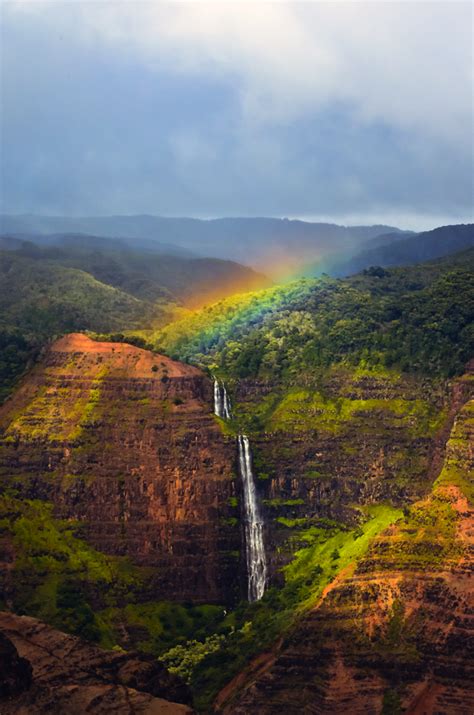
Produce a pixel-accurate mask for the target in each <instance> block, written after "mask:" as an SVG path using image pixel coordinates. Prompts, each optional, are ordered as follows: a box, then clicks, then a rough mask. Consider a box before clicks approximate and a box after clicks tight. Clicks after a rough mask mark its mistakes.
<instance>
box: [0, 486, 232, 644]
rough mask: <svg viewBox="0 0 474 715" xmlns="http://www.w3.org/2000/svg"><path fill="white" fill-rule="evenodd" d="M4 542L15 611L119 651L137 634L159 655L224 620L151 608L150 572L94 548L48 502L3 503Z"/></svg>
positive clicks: (185, 609)
mask: <svg viewBox="0 0 474 715" xmlns="http://www.w3.org/2000/svg"><path fill="white" fill-rule="evenodd" d="M0 538H2V539H3V540H7V541H10V542H11V544H12V546H13V548H14V550H15V564H14V570H13V573H12V579H11V585H10V586H9V598H10V599H11V601H12V603H11V606H10V607H13V609H14V610H15V611H16V612H17V613H26V614H28V615H31V616H35V617H36V618H40V619H42V620H44V621H46V622H47V623H50V624H51V625H53V626H55V627H57V628H59V629H61V630H64V631H67V632H68V633H73V634H75V635H79V636H81V637H82V638H86V639H87V640H92V641H96V642H98V643H100V645H102V646H103V647H106V648H112V647H114V646H116V645H119V644H120V642H121V638H122V636H123V631H124V628H125V629H128V628H130V629H133V630H135V631H137V630H139V631H140V633H141V641H140V642H139V643H137V646H138V647H139V648H140V649H141V650H143V651H144V652H148V653H153V654H154V655H157V656H158V655H160V654H161V653H163V652H165V651H167V650H169V649H170V648H171V647H173V646H176V645H178V644H182V643H185V642H186V641H188V640H189V639H190V638H192V637H193V638H199V639H201V638H202V639H205V638H207V637H208V636H209V635H211V634H212V633H213V631H214V629H215V628H216V624H217V623H219V622H220V621H221V620H222V618H223V609H222V608H221V607H218V606H212V605H209V606H208V605H202V606H193V605H191V604H179V603H167V602H153V601H152V602H145V603H143V602H142V599H143V593H147V592H150V587H149V584H148V582H149V578H150V573H149V572H148V571H147V570H146V569H140V568H137V567H134V566H132V565H131V564H130V562H129V561H128V560H127V559H125V558H118V557H111V556H106V555H105V554H102V553H100V552H99V551H96V550H95V549H93V548H92V547H91V546H90V545H89V544H87V542H86V541H85V540H84V539H83V538H81V526H80V525H79V524H77V523H74V522H71V521H66V520H61V519H57V518H55V517H54V516H53V506H52V504H49V503H47V502H43V501H39V500H20V499H18V498H16V497H15V496H7V495H6V494H4V495H3V496H1V497H0Z"/></svg>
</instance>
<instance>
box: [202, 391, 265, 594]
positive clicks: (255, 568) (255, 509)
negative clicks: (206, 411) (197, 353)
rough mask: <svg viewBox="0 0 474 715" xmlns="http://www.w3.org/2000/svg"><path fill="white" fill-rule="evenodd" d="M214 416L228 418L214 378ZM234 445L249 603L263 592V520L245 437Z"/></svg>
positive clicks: (225, 399) (229, 413) (228, 410)
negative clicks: (239, 482)
mask: <svg viewBox="0 0 474 715" xmlns="http://www.w3.org/2000/svg"><path fill="white" fill-rule="evenodd" d="M214 414H216V415H217V416H218V417H221V418H222V419H225V420H229V419H231V417H232V410H231V405H230V400H229V396H228V394H227V390H226V388H225V385H224V383H223V382H219V380H217V379H216V378H214ZM237 444H238V448H239V468H240V476H241V479H242V485H243V501H244V513H245V516H244V525H245V552H246V560H247V573H248V599H249V601H258V600H259V599H260V598H262V596H263V594H264V592H265V586H266V582H267V561H266V555H265V547H264V544H263V519H262V517H261V516H260V510H259V506H258V500H257V489H256V487H255V478H254V475H253V470H252V455H251V452H250V443H249V439H248V437H247V436H246V435H245V434H239V436H238V438H237Z"/></svg>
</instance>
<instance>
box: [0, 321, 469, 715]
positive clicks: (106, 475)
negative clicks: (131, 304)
mask: <svg viewBox="0 0 474 715" xmlns="http://www.w3.org/2000/svg"><path fill="white" fill-rule="evenodd" d="M473 368H474V366H473V365H472V364H470V365H469V366H468V369H467V372H466V373H465V374H464V375H463V376H461V377H458V378H454V379H433V378H428V377H426V376H424V377H415V376H409V375H403V374H401V373H397V372H390V371H385V372H381V371H379V372H378V373H377V372H370V371H364V370H358V371H357V370H356V371H354V370H347V369H345V368H337V367H336V368H333V369H331V370H329V371H327V372H326V374H325V376H324V378H323V381H322V382H318V384H317V385H316V384H314V383H310V382H308V383H305V382H304V381H303V382H301V381H299V383H298V384H297V385H296V384H295V385H291V384H290V385H287V386H285V387H284V389H283V388H282V386H281V384H278V383H276V382H274V383H272V382H271V381H265V380H259V379H241V380H238V381H237V380H230V382H229V383H226V384H224V382H222V380H221V381H220V382H219V381H218V380H216V379H215V378H213V376H212V375H210V374H207V373H206V372H204V371H202V370H201V369H199V368H197V367H194V366H192V365H189V364H185V363H180V362H177V361H175V360H172V359H170V358H169V357H166V356H164V355H161V354H157V353H153V352H151V351H148V350H144V349H141V348H138V347H135V346H133V345H129V344H127V343H114V342H100V341H96V340H92V339H91V338H90V337H88V336H86V335H84V334H79V333H73V334H69V335H66V336H64V337H62V338H60V339H59V340H57V341H55V342H54V343H52V344H51V345H50V346H49V348H48V349H47V350H46V351H45V352H44V354H43V356H42V358H41V360H40V362H39V363H38V364H37V365H36V366H35V367H34V368H33V369H32V370H31V371H30V372H29V373H27V375H26V376H25V378H24V379H23V381H22V383H21V384H20V386H19V388H18V389H17V390H16V392H15V393H14V394H13V396H12V397H11V398H10V399H8V400H7V401H6V402H5V403H4V405H3V406H2V407H1V408H0V430H1V433H0V434H1V457H0V480H1V484H2V494H3V496H2V518H3V522H2V530H1V531H0V561H1V565H2V568H1V580H0V587H1V592H2V600H3V603H4V604H5V607H6V608H7V609H9V610H10V611H11V610H14V611H17V612H20V613H26V614H28V615H30V616H32V615H34V616H36V617H39V618H42V619H43V620H46V621H49V622H51V623H52V624H53V625H55V624H56V625H57V626H58V627H59V628H60V629H61V628H62V629H65V630H67V629H68V628H71V627H72V626H71V609H72V610H73V611H74V610H76V611H77V610H79V611H80V612H81V613H83V614H85V615H84V618H83V621H81V623H80V628H81V634H83V635H84V636H85V637H89V636H88V634H89V633H91V634H93V635H92V639H93V640H97V639H99V640H100V642H101V644H102V645H104V646H106V647H110V646H111V645H113V644H118V645H119V646H120V647H123V648H126V650H127V651H129V650H130V649H134V648H139V649H140V648H143V647H144V646H143V644H146V648H145V649H146V650H148V652H150V653H151V652H154V650H153V649H154V648H157V647H158V646H157V645H156V643H158V642H159V643H161V641H154V640H153V639H154V638H156V636H154V635H153V633H154V632H155V630H156V626H154V625H153V618H154V616H153V614H154V613H158V612H160V613H161V611H159V609H160V608H161V606H160V605H159V604H161V603H166V602H168V603H177V604H184V607H185V609H188V610H187V611H186V610H185V611H180V615H179V616H178V617H179V618H183V617H186V618H187V617H188V616H186V615H185V614H186V613H191V611H190V610H189V609H192V608H194V609H196V608H197V609H198V608H201V607H202V608H204V609H207V610H205V611H202V612H201V615H199V612H198V611H192V613H193V614H194V615H193V617H196V618H201V619H202V617H203V614H206V616H205V618H207V619H208V620H210V622H211V625H210V626H209V628H207V625H206V628H207V630H203V631H202V633H203V635H202V636H201V638H203V639H204V638H207V637H208V635H209V634H212V633H213V630H212V629H213V628H219V627H220V626H219V625H218V624H219V623H220V622H221V621H219V618H221V619H222V618H225V613H226V610H227V609H232V608H233V607H235V606H236V605H237V604H238V603H239V602H240V603H242V600H243V601H245V600H248V601H250V602H251V603H250V604H249V606H252V601H254V602H255V603H254V604H253V605H254V607H255V608H258V607H259V603H258V602H259V600H260V599H261V598H262V596H263V595H264V591H265V590H266V589H267V588H268V589H269V595H268V599H267V597H266V596H265V598H264V599H263V601H262V603H263V604H267V603H271V602H272V599H274V597H275V596H274V594H275V589H279V588H280V589H281V588H283V591H282V593H283V594H285V593H288V594H289V593H291V594H292V595H291V597H290V596H289V598H290V601H291V599H292V598H293V599H294V598H295V594H297V596H296V598H297V601H295V605H294V606H291V608H292V609H293V611H292V613H293V615H291V616H290V615H289V614H290V611H282V613H283V616H282V619H283V623H281V625H280V626H279V629H280V635H278V632H277V630H273V626H270V625H269V626H268V633H267V635H266V636H264V637H263V638H262V639H261V640H259V639H258V638H257V639H256V641H255V643H256V645H254V646H253V648H257V652H256V653H255V657H254V658H253V659H252V658H249V659H248V662H247V664H245V663H243V665H242V666H241V667H239V672H238V674H237V673H236V672H235V669H233V666H232V667H231V668H230V670H229V671H228V675H226V672H227V671H226V670H225V669H223V670H222V673H221V676H220V680H219V682H220V681H221V680H222V678H223V679H224V682H223V684H224V683H226V685H225V688H224V689H223V690H221V692H220V694H219V695H218V697H217V700H216V701H215V704H214V706H212V708H211V709H212V710H215V711H216V712H223V713H226V714H227V715H232V714H233V713H235V714H236V715H244V713H248V712H261V713H269V714H270V713H275V712H280V711H281V710H282V709H285V710H286V711H287V712H289V713H295V715H296V713H299V712H308V713H310V712H314V713H320V714H321V715H325V714H326V713H329V712H337V713H344V712H347V711H348V708H349V707H350V710H351V712H354V713H362V712H369V713H372V712H373V713H378V712H387V713H388V712H396V709H392V710H390V709H389V707H392V705H393V703H395V705H393V708H395V706H396V707H401V708H402V709H403V712H409V713H413V715H415V714H416V715H418V714H419V713H420V714H421V713H423V712H429V713H431V712H447V713H460V714H461V713H462V715H464V713H466V715H467V713H468V712H470V711H471V710H472V706H473V704H474V699H473V696H472V692H471V691H470V690H469V685H468V683H469V682H470V681H471V675H472V674H471V672H470V670H469V668H470V666H469V662H470V660H469V658H468V652H469V651H468V648H469V646H468V643H469V637H470V636H469V633H470V630H469V629H470V628H471V616H470V615H469V614H470V612H471V609H472V586H471V583H470V579H471V575H472V571H473V564H472V549H473V544H472V537H473V533H474V532H473V528H474V527H473V514H472V509H471V507H470V505H469V504H470V503H469V501H468V499H467V497H466V489H465V486H466V485H465V482H464V481H463V480H466V479H467V480H469V474H471V471H470V470H471V464H472V443H473V440H472V436H473V432H472V402H471V403H470V402H469V400H470V398H471V397H472V394H473V380H472V375H473V371H474V370H473ZM231 400H232V404H231ZM255 415H257V418H258V419H257V422H255ZM252 420H253V422H252ZM241 425H244V426H245V429H246V432H247V427H250V432H249V433H248V434H249V436H246V432H243V431H242V428H241ZM252 425H253V426H252ZM249 465H250V469H249ZM453 465H454V466H453ZM453 470H454V471H453ZM454 472H455V473H454ZM460 475H461V476H460ZM433 485H434V486H433ZM250 497H252V499H250ZM388 504H390V505H391V506H387V505H388ZM44 509H46V511H44ZM402 509H403V511H402ZM249 514H253V520H250V521H249ZM25 519H26V520H28V519H29V520H30V521H29V522H28V523H29V524H34V525H35V529H37V531H33V532H32V535H31V540H32V543H30V542H29V541H28V538H27V537H26V536H25V533H24V531H22V528H23V527H22V524H23V523H25ZM9 524H10V526H8V525H9ZM28 528H29V529H30V528H31V527H28ZM251 529H253V531H252V534H253V536H254V537H255V538H253V539H251V538H250V530H251ZM35 535H36V536H35ZM58 535H59V536H58ZM53 537H54V539H59V541H58V542H57V543H56V541H54V539H53ZM65 539H66V540H67V548H66V547H65V546H64V545H63V540H65ZM53 542H54V543H53ZM73 542H74V543H73ZM51 544H53V545H51ZM252 544H253V546H252ZM250 546H252V548H249V547H250ZM257 547H258V548H257ZM315 549H316V551H314V550H315ZM318 549H319V551H318ZM321 549H322V551H321ZM324 549H326V552H327V555H326V556H325V555H324V554H325V553H326V552H325V551H324ZM330 549H332V551H333V552H334V553H332V552H331V554H329V550H330ZM313 552H314V553H313ZM318 554H320V555H319V556H318ZM326 562H328V564H329V565H328V566H327V567H326V566H324V567H323V568H321V567H320V564H325V563H326ZM52 563H53V566H52V565H51V564H52ZM61 563H63V565H61ZM252 563H253V565H254V566H255V569H253V570H252V566H251V565H252ZM308 579H309V580H308ZM45 589H46V590H45ZM76 590H77V592H78V593H79V594H80V596H77V595H76ZM272 594H273V595H272ZM76 598H79V601H76V600H75V599H76ZM285 598H286V596H285ZM298 599H299V601H298ZM291 602H293V601H291ZM51 603H52V604H53V605H51ZM298 603H299V605H298ZM77 604H79V605H77ZM131 604H132V605H131ZM186 604H187V605H186ZM131 608H133V609H135V610H133V611H131V610H130V609H131ZM181 608H182V607H181ZM219 608H224V609H226V610H224V611H221V614H223V615H220V616H218V617H217V616H216V614H217V611H218V609H219ZM263 608H264V609H265V608H268V605H264V606H263ZM279 608H280V607H279ZM285 608H286V606H285ZM156 609H158V610H156ZM209 609H211V610H209ZM212 609H217V610H215V611H213V610H212ZM231 612H232V611H231ZM265 612H266V611H265V610H264V611H263V613H265ZM249 613H250V615H249V616H248V618H250V619H251V618H253V616H252V613H258V611H251V612H249ZM285 613H288V616H285V615H284V614H285ZM94 614H95V616H94ZM144 614H145V615H146V614H149V615H147V616H146V617H145V616H144ZM182 614H184V615H182ZM276 614H277V617H278V612H276ZM295 614H296V616H295ZM174 617H175V616H173V618H174ZM2 618H3V619H4V622H0V630H1V631H2V632H3V634H4V637H6V638H7V639H10V640H11V642H12V643H13V646H14V647H15V648H16V649H17V651H18V654H19V655H18V657H19V658H20V659H21V658H23V657H24V653H25V652H26V651H25V649H24V648H23V646H21V644H22V643H23V640H22V638H23V636H21V638H20V636H18V635H15V633H16V629H17V628H18V629H20V630H21V629H22V628H23V626H24V624H25V623H26V624H27V626H28V628H32V629H33V630H32V631H31V632H36V631H37V630H38V629H39V631H41V629H43V628H49V627H50V626H45V625H41V623H40V621H37V622H35V623H33V622H30V621H29V620H28V619H26V620H23V621H21V620H20V621H16V620H15V619H16V618H19V617H17V616H14V615H13V614H5V615H4V616H3V615H2ZM166 618H167V616H166ZM213 618H217V620H216V621H215V624H217V625H214V626H212V622H213V621H212V619H213ZM9 619H10V620H9ZM30 620H31V619H30ZM244 620H245V612H244ZM277 621H278V618H277ZM249 622H250V621H249ZM72 623H73V624H74V626H73V628H76V627H77V624H76V621H75V620H74V619H73V621H72ZM206 623H207V621H206ZM223 623H225V620H224V621H223ZM84 624H85V625H84ZM101 624H102V625H101ZM104 624H105V626H104ZM243 625H244V628H243V631H242V632H245V623H244V624H243ZM20 626H21V628H20ZM99 626H100V628H102V626H103V630H100V628H99V631H97V628H98V627H99ZM201 626H202V623H201ZM193 627H194V626H193ZM154 629H155V630H154ZM74 632H75V631H74ZM186 632H187V631H186ZM192 632H193V631H192V629H190V630H189V636H192ZM218 632H219V631H218ZM238 632H239V633H240V630H239V631H238ZM57 633H59V631H57ZM110 633H112V634H113V635H110ZM230 633H231V634H232V630H231V631H230ZM100 634H101V635H100ZM104 634H105V635H104ZM189 636H187V637H189ZM49 637H50V636H49V635H48V638H49ZM71 637H72V636H66V635H59V636H58V638H71ZM219 637H221V636H219ZM222 637H224V636H222ZM111 638H112V640H110V639H111ZM181 642H182V641H181ZM153 643H155V645H150V644H153ZM259 643H261V645H258V644H259ZM170 645H172V641H170ZM20 646H21V647H20ZM6 647H7V646H6ZM82 647H86V646H85V645H84V646H81V648H82ZM91 647H92V646H91ZM93 647H94V648H95V647H96V646H93ZM159 647H160V649H161V650H160V651H158V652H162V651H163V650H164V648H165V647H164V645H160V646H159ZM183 647H185V646H183ZM7 650H8V647H7ZM453 651H455V653H456V654H457V655H455V656H454V655H453ZM252 652H253V650H250V651H249V654H250V655H251V654H252ZM104 653H106V652H105V651H104ZM257 653H258V655H257ZM94 657H95V656H94ZM97 657H99V655H97ZM107 657H109V656H106V655H100V658H105V659H107ZM27 660H28V659H27ZM33 660H34V659H33ZM20 666H21V662H20ZM32 667H33V672H34V671H35V665H34V662H33V661H32ZM75 667H76V666H71V669H72V670H74V668H75ZM107 668H109V666H107ZM19 672H20V674H21V672H23V674H24V677H25V678H26V679H27V678H28V675H27V672H28V667H27V666H25V665H23V666H21V667H19ZM55 677H56V676H55ZM68 677H69V676H68ZM114 678H115V676H114ZM20 679H21V678H20ZM72 681H74V678H72ZM74 682H75V681H74ZM120 682H121V681H120ZM114 683H115V681H114ZM361 683H363V686H364V687H363V688H362V689H361V688H360V684H361ZM92 685H93V686H94V687H95V685H94V684H92ZM92 685H91V687H92ZM40 686H41V683H40V685H38V684H36V681H35V684H34V687H40ZM125 686H126V687H128V685H127V684H126V683H125ZM31 687H33V686H31ZM41 687H42V686H41ZM48 687H49V686H48ZM71 687H72V686H71ZM75 687H76V685H74V688H75ZM88 687H89V685H88ZM107 688H108V690H107V692H110V693H116V689H117V685H114V684H112V685H110V688H109V686H107ZM27 690H28V688H26V690H25V692H26V691H27ZM138 690H139V691H140V688H138ZM78 692H79V693H80V692H81V689H79V691H78ZM121 692H122V691H121ZM146 692H148V691H146ZM15 697H20V695H17V696H15ZM21 697H22V698H28V697H30V695H21ZM42 697H43V696H42ZM61 697H62V696H61ZM78 697H79V696H78ZM83 697H84V698H86V699H85V700H84V699H83ZM87 697H88V696H86V695H85V694H84V693H83V694H80V697H79V700H78V701H77V702H78V703H80V705H78V706H77V707H78V708H80V707H85V706H84V703H85V702H89V701H87ZM110 697H112V695H111V696H110ZM113 697H116V696H115V695H113ZM127 697H129V696H128V695H127ZM130 697H131V696H130ZM149 697H155V695H154V694H153V693H151V695H150V696H149V695H147V696H146V697H145V696H144V695H143V693H141V694H140V695H139V696H138V695H133V698H138V699H137V701H136V702H137V703H138V705H137V710H136V711H137V712H141V711H142V710H140V707H142V705H141V704H140V703H145V704H146V707H148V704H149ZM133 698H132V699H133ZM165 698H166V699H167V700H173V698H172V697H171V695H168V694H166V693H165ZM15 702H16V701H15ZM18 702H20V700H19V701H18ZM25 702H28V700H27V699H26V700H25ZM45 702H50V701H48V700H47V699H46V700H45ZM61 702H62V701H61ZM150 702H151V701H150ZM387 703H388V704H387ZM391 703H392V705H390V704H391ZM12 707H13V706H12ZM45 707H46V706H45ZM61 707H63V705H61ZM74 707H76V706H74ZM120 707H122V706H121V705H120V706H119V705H117V708H118V709H117V712H122V710H120ZM146 707H145V705H143V708H145V709H143V712H145V711H146V712H154V710H147V709H146ZM150 707H151V706H150ZM173 707H174V706H173ZM179 707H181V706H178V708H179ZM183 707H184V706H183ZM209 707H210V706H209V705H207V706H205V708H204V709H205V710H206V711H208V710H209ZM384 708H385V709H384ZM200 709H203V706H200ZM77 711H78V712H79V711H80V710H77ZM6 712H10V711H8V710H7V711H6ZM11 712H15V710H11ZM32 712H34V711H32ZM39 712H43V711H41V710H38V713H39ZM44 712H46V710H45V711H44ZM71 712H75V710H74V709H72V710H71ZM97 712H101V710H100V709H98V710H97ZM123 712H127V711H126V710H123ZM160 712H161V710H160ZM163 712H168V711H167V710H163ZM169 712H170V713H171V712H175V711H174V710H170V711H169ZM176 712H177V713H178V712H181V710H179V709H178V710H176ZM182 712H186V710H183V711H182Z"/></svg>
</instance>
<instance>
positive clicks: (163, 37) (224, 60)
mask: <svg viewBox="0 0 474 715" xmlns="http://www.w3.org/2000/svg"><path fill="white" fill-rule="evenodd" d="M20 5H21V6H23V5H24V3H20ZM40 6H41V5H40V4H39V3H38V7H40ZM49 7H50V8H51V7H52V6H51V5H50V6H49ZM71 17H74V27H75V31H76V32H78V31H79V32H82V33H83V37H84V40H85V41H86V40H87V39H88V41H89V42H97V43H99V44H104V43H105V44H106V45H108V46H112V47H115V48H116V49H117V51H120V52H122V53H124V55H125V56H127V55H133V56H135V57H137V56H138V57H139V58H140V61H142V62H143V63H144V64H146V65H147V67H149V68H152V69H155V70H156V71H160V72H162V71H163V70H164V69H165V70H166V71H168V72H173V73H177V74H179V73H186V74H188V75H199V74H202V73H204V74H206V75H207V76H215V77H224V78H226V79H230V80H231V81H234V82H236V84H237V86H238V87H239V95H240V111H241V113H242V118H243V119H244V120H246V121H254V122H257V123H279V122H282V123H285V122H291V121H293V120H294V119H295V118H298V117H301V116H303V115H305V114H307V113H308V112H314V111H320V110H322V109H325V108H327V107H328V106H330V105H334V104H338V105H340V106H344V107H345V109H346V111H349V112H351V114H352V116H353V118H354V119H355V120H357V121H360V122H364V123H367V122H369V123H370V122H374V121H380V120H382V121H384V122H386V123H387V124H388V125H390V126H398V127H401V128H404V129H417V130H422V131H424V132H427V133H429V134H432V135H433V136H435V137H438V138H441V139H443V140H445V141H449V142H451V143H455V144H459V142H464V144H465V142H466V134H467V132H468V130H469V126H470V122H471V121H472V103H471V96H470V86H471V85H470V82H471V79H472V40H471V18H472V5H471V4H470V3H468V2H466V3H463V2H446V3H444V2H413V3H408V2H407V3H403V2H363V1H360V2H315V3H296V2H295V3H278V2H277V3H267V2H253V3H245V2H214V3H207V2H194V3H193V2H140V3H128V2H115V3H111V2H104V3H101V2H98V3H95V4H94V3H93V4H82V3H77V4H75V5H74V6H70V7H69V8H68V7H67V5H66V7H64V6H63V7H62V8H61V10H59V9H58V8H57V6H56V7H55V8H54V12H53V13H50V20H51V21H52V22H53V24H58V25H60V24H61V23H66V26H67V24H68V20H69V21H70V20H71Z"/></svg>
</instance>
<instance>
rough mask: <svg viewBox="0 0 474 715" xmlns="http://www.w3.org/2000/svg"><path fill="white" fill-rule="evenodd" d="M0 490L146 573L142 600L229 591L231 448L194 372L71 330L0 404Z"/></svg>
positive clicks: (233, 546) (233, 568)
mask: <svg viewBox="0 0 474 715" xmlns="http://www.w3.org/2000/svg"><path fill="white" fill-rule="evenodd" d="M0 429H1V445H0V446H1V457H0V479H1V483H2V489H3V490H4V489H8V490H10V492H13V493H15V494H16V495H17V496H19V497H20V498H22V499H25V498H31V499H44V500H48V501H50V502H52V503H53V504H54V516H55V517H57V518H62V519H73V520H78V521H80V522H82V523H83V532H82V534H83V536H84V538H85V539H86V540H87V541H88V542H89V543H90V544H91V545H92V546H94V547H95V548H96V549H98V550H99V551H101V552H103V553H105V554H110V555H113V556H127V557H129V558H130V559H131V560H132V562H133V563H134V564H136V565H138V566H144V567H147V569H149V571H150V579H149V583H148V589H149V593H148V594H147V595H148V598H151V597H152V598H154V599H156V600H158V599H170V600H173V599H175V600H179V601H186V600H189V601H194V602H200V601H202V602H206V603H212V602H217V603H225V602H228V601H232V600H235V599H236V598H238V597H239V594H240V589H241V588H245V585H244V584H241V577H242V575H241V572H240V566H239V565H240V548H241V538H240V530H239V529H238V528H235V523H234V521H233V513H234V512H233V510H232V507H231V506H230V504H231V502H232V498H235V495H236V492H237V487H236V464H235V461H236V447H235V441H234V439H232V438H228V437H225V436H223V434H222V432H221V430H220V428H219V426H218V424H217V423H216V421H215V419H214V417H213V415H212V384H211V382H210V381H209V379H208V378H207V377H206V376H205V375H204V373H202V372H201V371H200V370H198V369H196V368H194V367H191V366H187V365H184V364H181V363H176V362H174V361H172V360H169V359H168V358H166V357H163V356H161V355H155V354H153V353H151V352H148V351H145V350H141V349H139V348H136V347H133V346H131V345H127V344H122V343H99V342H95V341H93V340H90V339H89V338H88V337H86V336H84V335H80V334H71V335H67V336H65V337H64V338H61V339H60V340H58V341H57V342H55V343H54V344H53V345H52V346H51V347H50V349H49V350H48V352H47V354H46V355H45V357H44V359H43V361H42V362H41V364H40V365H38V366H37V367H35V368H34V369H33V371H32V372H31V373H30V374H29V375H28V376H27V378H26V379H25V380H24V382H23V384H22V386H21V387H20V388H19V389H18V390H17V392H16V393H15V395H14V397H13V398H12V399H10V400H9V401H7V403H6V404H5V405H3V407H2V408H1V409H0Z"/></svg>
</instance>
